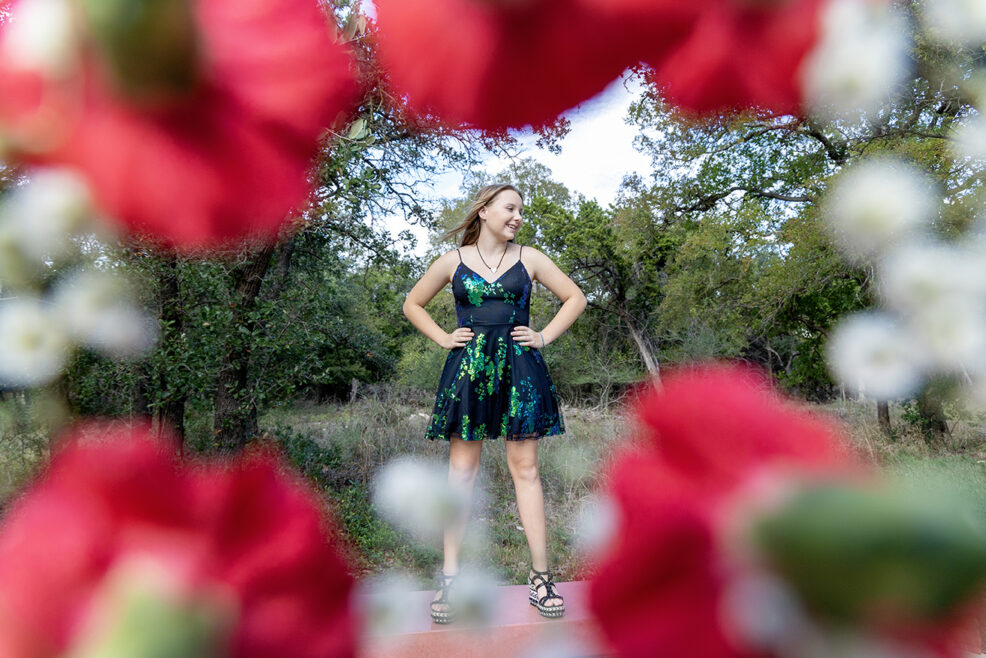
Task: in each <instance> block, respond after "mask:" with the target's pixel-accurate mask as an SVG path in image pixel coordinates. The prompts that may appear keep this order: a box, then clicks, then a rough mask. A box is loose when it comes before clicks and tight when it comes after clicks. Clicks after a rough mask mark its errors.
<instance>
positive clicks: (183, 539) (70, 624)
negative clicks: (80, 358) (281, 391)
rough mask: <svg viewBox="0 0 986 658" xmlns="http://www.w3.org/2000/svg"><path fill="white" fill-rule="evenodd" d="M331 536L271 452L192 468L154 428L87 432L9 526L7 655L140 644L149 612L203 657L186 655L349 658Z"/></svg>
mask: <svg viewBox="0 0 986 658" xmlns="http://www.w3.org/2000/svg"><path fill="white" fill-rule="evenodd" d="M93 437H95V438H93ZM328 537H329V528H328V527H327V525H326V523H325V519H324V518H323V515H322V513H321V512H320V507H319V503H318V501H317V499H316V496H315V494H314V493H313V492H312V491H311V490H310V489H309V488H308V487H307V486H305V485H304V484H302V483H301V482H300V481H299V480H296V479H295V478H294V477H292V476H289V475H287V474H286V473H285V472H284V471H283V469H281V468H280V467H279V465H278V464H277V461H276V460H275V459H273V458H272V457H271V456H270V455H265V454H255V455H253V456H249V457H247V458H245V459H243V460H242V461H240V462H238V463H233V462H230V463H215V462H213V463H207V464H198V465H195V464H181V463H179V461H178V459H177V457H176V446H175V445H174V444H172V443H169V442H164V441H157V440H155V439H153V438H151V435H150V433H149V432H148V431H147V430H145V429H135V428H128V429H119V428H117V429H110V428H95V429H94V428H88V429H86V430H85V437H83V436H82V435H81V434H79V435H76V436H74V437H71V438H70V439H69V440H68V441H67V442H66V443H65V444H64V446H63V447H62V449H60V450H59V451H58V452H57V454H55V456H54V457H53V459H52V462H51V464H50V466H49V468H48V470H47V472H46V473H45V474H44V476H43V477H42V478H41V479H40V481H39V482H38V483H37V484H36V485H35V486H33V487H32V488H31V489H30V490H29V491H28V492H27V493H26V494H25V495H24V496H23V497H22V498H20V499H19V500H18V501H17V502H16V503H15V504H14V505H13V506H12V508H11V509H10V510H9V511H8V512H7V514H6V518H5V520H4V523H3V526H2V528H0V656H9V657H11V658H14V657H16V658H45V657H48V656H62V655H67V652H68V651H69V650H70V649H74V650H76V651H78V650H79V647H80V645H83V646H85V647H87V648H88V649H89V650H90V651H95V653H84V652H82V651H79V652H78V653H77V654H75V655H106V654H105V653H100V652H99V648H100V647H104V646H106V645H105V644H104V643H111V644H110V646H114V647H116V648H117V649H119V647H120V646H121V645H120V644H119V642H121V638H124V639H126V638H127V637H129V636H130V635H135V636H136V639H135V640H134V641H135V642H136V643H137V646H141V643H142V642H143V643H146V642H153V641H154V638H153V637H151V638H148V637H146V634H147V633H149V632H153V631H151V630H149V629H148V628H146V627H144V626H142V625H141V624H140V622H141V620H142V619H145V620H146V619H147V611H148V610H150V611H152V612H154V613H156V614H154V615H153V616H152V618H153V624H154V625H155V628H160V629H161V630H159V631H157V632H159V633H160V634H161V635H162V637H163V638H164V639H163V640H162V641H172V642H174V641H176V640H175V638H176V637H177V638H181V637H184V636H185V635H188V636H189V638H190V639H188V642H193V643H192V644H185V645H179V647H182V646H183V647H184V649H185V650H188V651H190V650H191V648H195V649H196V650H197V651H199V653H188V654H180V653H179V654H178V655H211V653H209V652H206V651H205V648H206V647H213V648H215V650H216V655H226V656H230V657H244V658H246V657H253V658H269V657H270V656H279V657H285V658H290V657H293V656H298V657H302V656H311V657H312V658H314V657H316V656H319V657H322V656H348V655H352V654H353V653H354V646H355V620H354V613H353V612H352V610H351V608H350V606H349V593H350V590H351V587H352V580H351V577H350V576H349V575H348V573H347V570H346V568H345V565H344V563H343V561H342V559H341V558H340V557H339V553H338V552H337V551H336V550H335V548H334V547H333V545H332V544H331V543H330V541H329V539H328ZM175 610H177V611H179V612H181V613H182V614H183V615H184V616H182V614H178V613H174V611H175ZM141 611H144V616H143V617H142V616H141V614H140V612H141ZM167 612H171V613H174V614H171V615H170V616H169V615H168V614H164V613H167ZM176 615H177V616H176ZM176 620H177V621H176ZM161 627H163V628H161ZM196 633H197V634H196ZM114 642H115V644H112V643H114ZM124 646H126V645H124ZM157 648H158V649H159V650H161V647H157ZM113 655H151V654H147V653H140V652H137V653H134V654H130V653H127V652H126V651H124V653H122V654H119V653H118V654H113ZM153 655H169V654H168V653H167V652H164V653H155V654H153Z"/></svg>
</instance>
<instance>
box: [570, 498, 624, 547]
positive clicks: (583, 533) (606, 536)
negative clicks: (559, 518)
mask: <svg viewBox="0 0 986 658" xmlns="http://www.w3.org/2000/svg"><path fill="white" fill-rule="evenodd" d="M619 522H620V510H619V508H618V507H617V506H616V504H615V503H614V502H613V501H612V500H611V499H609V498H606V497H602V496H590V497H588V498H587V499H586V500H585V501H584V502H583V503H582V507H581V509H579V514H578V516H577V517H576V520H575V546H576V548H577V549H578V550H579V551H581V552H582V553H584V554H586V555H588V556H590V557H591V556H594V555H598V554H600V553H601V552H603V551H604V550H605V549H606V548H607V546H609V544H610V541H611V540H612V539H613V537H614V536H615V535H616V530H617V528H618V527H619Z"/></svg>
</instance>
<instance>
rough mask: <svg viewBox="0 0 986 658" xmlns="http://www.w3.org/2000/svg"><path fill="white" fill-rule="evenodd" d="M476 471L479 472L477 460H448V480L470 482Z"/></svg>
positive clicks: (473, 478)
mask: <svg viewBox="0 0 986 658" xmlns="http://www.w3.org/2000/svg"><path fill="white" fill-rule="evenodd" d="M477 473H479V462H478V461H476V462H473V461H465V460H463V461H451V462H449V468H448V476H449V481H450V482H453V483H459V484H470V483H472V482H473V481H474V480H475V479H476V474H477Z"/></svg>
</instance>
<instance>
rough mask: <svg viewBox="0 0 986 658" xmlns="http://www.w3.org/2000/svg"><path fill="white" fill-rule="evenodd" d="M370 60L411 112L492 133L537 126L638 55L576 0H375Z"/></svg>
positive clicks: (598, 88)
mask: <svg viewBox="0 0 986 658" xmlns="http://www.w3.org/2000/svg"><path fill="white" fill-rule="evenodd" d="M374 4H375V5H376V8H377V24H378V27H379V49H378V50H379V56H380V60H381V63H382V64H383V66H384V68H385V70H386V71H387V74H388V77H389V79H390V82H391V83H392V84H393V86H394V87H395V88H396V90H397V91H398V92H399V93H400V94H401V95H402V96H404V97H405V98H406V100H407V102H408V104H409V106H410V107H411V109H412V110H413V111H415V112H417V113H420V114H434V115H436V116H438V117H441V118H442V119H445V120H447V121H449V122H452V123H456V124H469V125H472V126H475V127H478V128H483V129H490V130H497V129H503V128H519V127H522V126H524V125H528V124H530V125H535V126H537V125H541V124H544V123H546V122H548V121H551V120H553V119H554V118H555V117H557V116H558V114H560V113H561V112H563V111H565V110H567V109H569V108H571V107H573V106H575V105H577V104H578V103H580V102H582V101H584V100H586V99H588V98H590V97H591V96H593V95H595V94H596V93H598V92H599V91H601V90H602V89H603V88H604V87H605V86H606V85H607V84H608V83H610V82H611V81H613V80H614V79H616V77H617V76H619V75H620V73H621V72H622V71H623V70H624V69H625V68H626V67H627V66H629V65H631V64H635V63H636V62H637V61H638V60H639V57H640V54H639V52H638V44H637V43H634V42H633V41H632V40H627V39H626V38H625V37H624V36H623V34H622V33H621V32H619V31H618V30H617V29H616V28H617V27H618V26H617V25H616V24H615V23H606V22H604V20H603V19H604V16H603V15H602V14H600V13H598V12H596V11H594V10H592V9H590V8H589V7H586V6H584V3H583V2H582V1H581V0H521V1H519V2H518V1H509V2H491V1H489V0H376V2H375V3H374Z"/></svg>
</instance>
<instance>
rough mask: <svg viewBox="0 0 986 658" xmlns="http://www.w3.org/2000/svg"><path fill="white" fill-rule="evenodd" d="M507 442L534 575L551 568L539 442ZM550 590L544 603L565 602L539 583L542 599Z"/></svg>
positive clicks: (508, 456)
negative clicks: (540, 470) (539, 460)
mask: <svg viewBox="0 0 986 658" xmlns="http://www.w3.org/2000/svg"><path fill="white" fill-rule="evenodd" d="M506 443H507V466H508V467H509V468H510V475H511V476H512V477H513V480H514V490H515V491H516V492H517V511H519V512H520V522H521V523H523V524H524V534H525V535H527V545H528V547H529V548H530V549H531V573H530V575H529V576H528V577H529V578H531V579H533V578H534V575H535V574H534V570H537V571H547V570H548V548H547V531H546V530H545V523H544V491H543V490H542V489H541V474H540V472H539V471H538V442H537V439H525V440H523V441H507V442H506ZM549 594H551V595H552V596H551V597H550V598H547V599H545V600H544V604H543V605H544V606H546V607H554V606H560V605H562V604H563V603H564V601H563V600H562V598H561V597H560V596H557V595H554V594H553V593H552V592H550V591H549V590H548V589H547V587H546V586H544V585H540V586H538V587H537V597H538V599H539V600H540V599H543V598H544V597H547V596H548V595H549ZM542 614H543V613H542Z"/></svg>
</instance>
